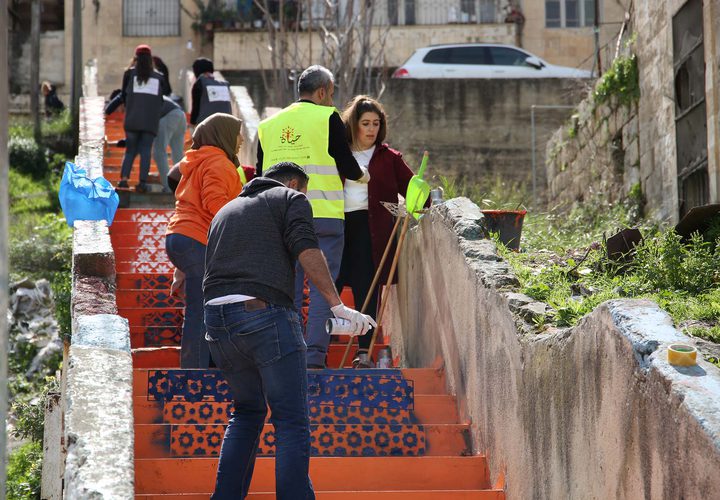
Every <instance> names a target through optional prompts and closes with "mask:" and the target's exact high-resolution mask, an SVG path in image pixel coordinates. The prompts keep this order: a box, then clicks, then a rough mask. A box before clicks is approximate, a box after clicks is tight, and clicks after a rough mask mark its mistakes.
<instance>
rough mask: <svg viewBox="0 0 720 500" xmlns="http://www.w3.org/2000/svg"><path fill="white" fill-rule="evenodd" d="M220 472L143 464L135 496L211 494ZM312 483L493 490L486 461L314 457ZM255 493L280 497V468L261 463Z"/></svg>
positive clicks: (203, 461)
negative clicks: (277, 472)
mask: <svg viewBox="0 0 720 500" xmlns="http://www.w3.org/2000/svg"><path fill="white" fill-rule="evenodd" d="M216 472H217V459H214V458H138V459H136V460H135V493H136V494H158V493H160V494H167V493H186V494H187V493H205V492H208V491H212V490H213V488H214V484H215V474H216ZM310 477H311V478H312V481H313V485H314V487H315V488H317V490H318V491H346V490H347V488H352V489H353V490H356V491H357V490H359V491H363V492H364V491H384V492H395V491H408V490H417V491H428V490H430V491H432V490H480V489H487V488H490V484H489V483H490V481H489V473H488V468H487V462H486V459H485V457H484V456H479V455H478V456H471V457H372V458H366V457H313V458H312V459H311V460H310ZM250 491H251V492H253V493H258V492H274V491H275V462H274V459H273V458H271V457H258V459H257V461H256V462H255V471H254V474H253V480H252V484H251V488H250Z"/></svg>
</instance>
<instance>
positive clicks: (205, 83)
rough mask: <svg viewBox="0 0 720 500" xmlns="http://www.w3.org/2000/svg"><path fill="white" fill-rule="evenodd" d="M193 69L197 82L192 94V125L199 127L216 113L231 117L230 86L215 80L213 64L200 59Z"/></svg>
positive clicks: (196, 60) (207, 60)
mask: <svg viewBox="0 0 720 500" xmlns="http://www.w3.org/2000/svg"><path fill="white" fill-rule="evenodd" d="M192 69H193V74H194V75H195V78H196V80H195V83H194V84H193V86H192V90H191V92H190V95H191V97H192V105H191V108H190V123H191V124H192V125H197V124H198V123H200V122H201V121H203V120H204V119H205V118H207V117H208V116H210V115H212V114H214V113H227V114H229V115H231V114H232V104H231V101H230V84H229V83H227V82H222V81H220V80H216V79H215V77H214V76H213V73H214V71H215V67H214V65H213V62H212V61H211V60H210V59H208V58H206V57H199V58H197V59H195V61H194V62H193V65H192Z"/></svg>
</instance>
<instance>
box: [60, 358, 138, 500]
mask: <svg viewBox="0 0 720 500" xmlns="http://www.w3.org/2000/svg"><path fill="white" fill-rule="evenodd" d="M66 369H67V385H66V390H65V394H64V398H65V401H66V403H65V443H66V446H67V459H66V462H65V498H92V499H101V498H118V499H132V498H133V497H134V477H135V474H134V461H133V435H134V433H133V400H132V373H133V372H132V358H131V356H130V353H129V352H126V351H122V350H116V349H101V348H95V347H86V346H71V347H70V352H69V356H68V366H67V368H66Z"/></svg>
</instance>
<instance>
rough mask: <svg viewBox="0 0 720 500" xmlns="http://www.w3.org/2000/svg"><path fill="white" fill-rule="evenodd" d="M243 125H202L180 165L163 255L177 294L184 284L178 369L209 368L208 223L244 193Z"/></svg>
mask: <svg viewBox="0 0 720 500" xmlns="http://www.w3.org/2000/svg"><path fill="white" fill-rule="evenodd" d="M241 131H242V120H240V119H239V118H236V117H234V116H232V115H227V114H223V113H215V114H214V115H212V116H210V117H208V118H206V119H205V120H203V121H202V122H200V123H199V124H198V126H197V127H196V128H195V131H194V132H193V136H192V146H191V148H190V149H189V150H188V151H187V152H186V153H185V157H184V158H183V159H182V160H180V163H179V171H180V174H181V177H180V182H179V184H178V186H177V189H176V191H175V212H174V213H173V215H172V217H171V218H170V221H169V222H168V229H167V233H166V234H167V236H166V238H165V250H166V251H167V254H168V257H169V258H170V261H171V262H172V263H173V265H175V267H176V268H177V270H176V273H175V279H174V281H173V291H174V290H175V289H177V288H179V286H181V284H182V282H184V287H185V320H184V322H183V328H182V340H181V344H180V345H181V349H180V366H181V367H182V368H207V367H208V366H209V364H210V350H209V349H208V345H207V342H206V341H205V323H204V320H203V289H202V282H203V276H204V274H205V249H206V247H207V233H208V229H209V228H210V222H211V221H212V219H213V217H214V216H215V214H216V213H217V212H218V210H220V209H221V208H222V207H223V206H224V205H225V204H226V203H227V202H228V201H230V200H232V199H233V198H236V197H237V195H239V194H240V191H241V190H242V186H243V185H242V181H241V178H240V175H239V174H238V170H237V169H238V167H239V166H240V162H239V160H238V157H237V154H238V152H239V151H240V147H241V146H242V143H243V138H242V134H241Z"/></svg>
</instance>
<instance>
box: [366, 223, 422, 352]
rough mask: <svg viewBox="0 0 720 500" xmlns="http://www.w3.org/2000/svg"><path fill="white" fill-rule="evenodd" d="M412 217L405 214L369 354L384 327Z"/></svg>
mask: <svg viewBox="0 0 720 500" xmlns="http://www.w3.org/2000/svg"><path fill="white" fill-rule="evenodd" d="M410 217H411V215H410V213H407V214H405V220H404V221H403V227H402V231H401V232H400V239H399V240H398V244H397V249H396V250H395V256H394V257H393V261H392V265H391V266H390V275H389V276H388V279H387V283H386V284H385V290H383V296H382V303H381V304H380V314H378V319H377V327H376V328H375V329H374V330H373V332H372V338H371V339H370V348H369V349H368V352H369V353H371V352H372V350H373V347H375V338H376V337H377V332H378V330H379V329H380V326H381V325H382V320H383V314H384V313H385V306H386V305H387V296H388V294H389V293H390V292H389V290H390V285H392V280H393V276H394V275H395V269H396V268H397V263H398V260H399V258H400V252H401V251H402V247H403V243H404V242H405V235H406V234H407V230H408V226H409V222H410Z"/></svg>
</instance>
